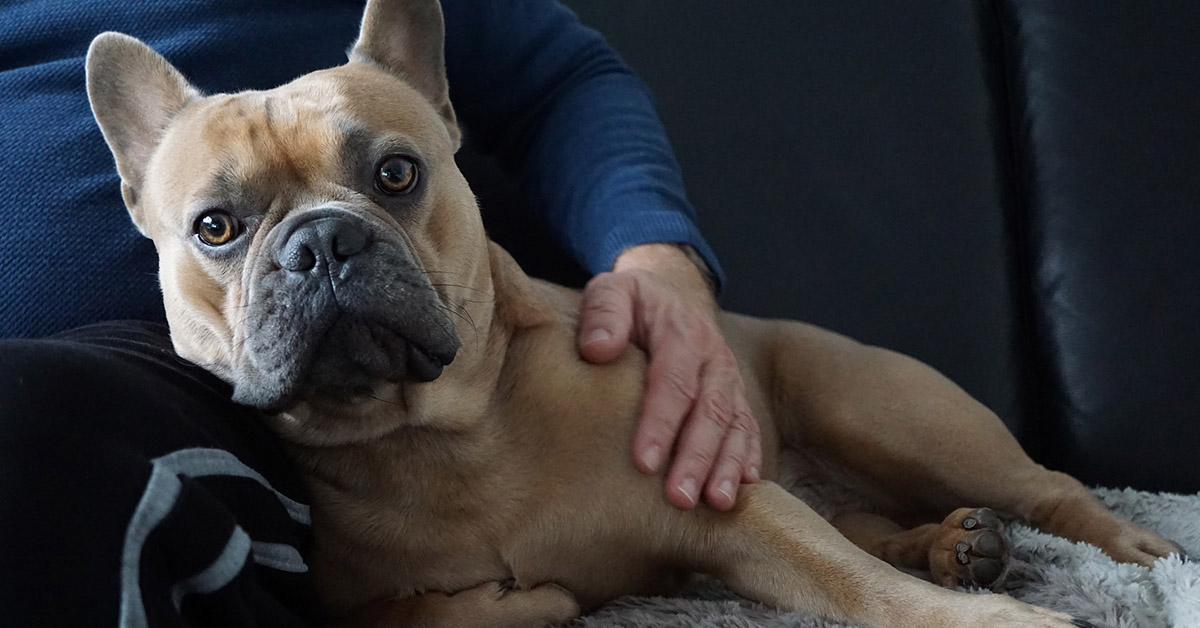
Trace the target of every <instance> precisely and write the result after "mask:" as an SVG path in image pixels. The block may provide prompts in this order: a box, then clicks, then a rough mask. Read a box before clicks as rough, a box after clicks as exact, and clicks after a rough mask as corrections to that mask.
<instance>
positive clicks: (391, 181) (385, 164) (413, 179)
mask: <svg viewBox="0 0 1200 628" xmlns="http://www.w3.org/2000/svg"><path fill="white" fill-rule="evenodd" d="M375 185H377V186H379V191H380V192H383V193H385V194H404V193H406V192H411V191H412V189H413V187H415V186H416V185H417V163H416V162H415V161H413V160H412V159H409V158H408V157H400V156H392V157H386V158H384V160H383V161H381V162H379V169H378V170H377V171H376V172H375Z"/></svg>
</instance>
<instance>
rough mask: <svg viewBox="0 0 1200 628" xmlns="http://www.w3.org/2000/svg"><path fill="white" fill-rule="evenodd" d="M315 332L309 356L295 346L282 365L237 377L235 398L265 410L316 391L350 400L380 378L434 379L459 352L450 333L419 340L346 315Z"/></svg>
mask: <svg viewBox="0 0 1200 628" xmlns="http://www.w3.org/2000/svg"><path fill="white" fill-rule="evenodd" d="M313 335H314V336H320V340H319V342H317V343H315V344H313V345H312V347H311V349H310V350H309V351H308V352H310V353H311V357H309V358H308V359H307V360H305V359H304V358H303V357H302V356H301V355H300V354H301V353H304V352H305V347H303V346H301V347H297V351H298V352H299V353H298V354H296V355H295V356H294V359H293V360H290V361H285V362H283V368H282V369H279V370H276V371H274V372H270V373H262V375H263V377H261V378H253V377H250V378H245V379H244V380H243V381H240V382H237V383H236V384H235V393H234V396H235V400H239V401H242V402H243V403H245V402H247V401H249V402H250V403H251V405H255V406H258V407H260V408H263V409H264V410H267V411H269V412H279V411H283V410H286V409H287V408H289V407H292V406H294V405H296V404H297V403H300V402H303V401H307V400H310V399H313V398H318V397H319V398H324V399H334V400H341V401H352V400H354V399H358V398H364V397H370V396H372V395H373V394H374V391H375V390H376V387H377V386H378V385H379V384H380V383H383V382H390V383H397V382H405V381H407V382H415V383H427V382H432V381H434V380H436V379H438V378H439V377H441V375H442V373H443V372H444V370H445V368H446V367H447V366H448V365H449V364H450V363H451V362H453V361H454V357H455V355H456V354H457V352H458V343H457V340H456V339H454V338H453V337H443V338H423V339H421V340H417V339H413V338H411V337H409V336H406V335H405V334H404V333H403V332H402V331H399V330H397V329H396V328H394V327H393V326H391V325H387V324H383V323H380V322H374V321H368V320H363V319H359V318H356V317H353V316H348V315H342V316H340V317H338V319H337V320H336V321H335V322H334V324H333V325H331V326H330V327H329V328H328V329H327V330H325V332H324V333H316V332H315V330H314V333H313ZM281 371H282V372H281ZM256 379H257V380H258V381H255V380H256ZM239 394H243V395H245V397H246V399H238V396H239Z"/></svg>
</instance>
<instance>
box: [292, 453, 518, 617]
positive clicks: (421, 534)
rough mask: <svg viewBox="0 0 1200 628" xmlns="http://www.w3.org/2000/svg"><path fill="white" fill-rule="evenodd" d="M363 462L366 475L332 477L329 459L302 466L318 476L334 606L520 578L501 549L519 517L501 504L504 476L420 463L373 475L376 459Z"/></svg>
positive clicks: (317, 565)
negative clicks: (500, 486)
mask: <svg viewBox="0 0 1200 628" xmlns="http://www.w3.org/2000/svg"><path fill="white" fill-rule="evenodd" d="M356 458H357V461H356V462H357V464H355V467H357V468H358V470H359V472H360V473H358V474H355V473H351V474H349V475H345V474H343V475H341V476H330V475H328V473H327V471H328V461H314V460H308V461H302V464H304V466H305V467H307V468H308V470H309V471H314V472H312V473H309V474H307V478H308V480H309V485H310V490H311V499H312V512H313V551H312V553H311V559H310V563H311V568H312V571H313V575H314V577H315V579H316V583H317V586H318V588H319V589H320V591H321V593H322V597H324V598H325V602H326V604H328V605H329V606H330V607H331V608H333V609H351V608H354V607H356V606H358V605H359V604H362V603H364V602H368V601H371V600H375V599H379V598H383V597H394V596H406V595H410V594H412V593H416V592H421V591H427V590H433V591H457V590H461V589H464V588H468V587H470V586H474V585H475V584H478V583H480V582H484V581H503V580H505V579H507V578H509V577H511V570H510V569H509V566H508V565H507V563H506V561H505V558H504V556H503V549H502V548H503V545H504V542H505V539H506V538H507V537H508V536H509V534H510V532H511V530H510V528H511V527H512V525H513V523H512V522H513V520H514V517H513V516H512V513H511V512H509V511H510V507H509V506H507V505H506V504H505V503H501V502H498V501H496V500H495V499H494V497H492V496H494V495H497V494H501V492H502V491H500V490H498V488H497V487H496V486H495V483H496V482H502V481H504V480H503V476H504V474H503V473H497V474H492V475H491V476H488V475H485V474H475V473H473V472H470V471H469V470H467V469H464V468H462V467H458V468H449V469H447V468H442V467H440V466H438V467H431V466H429V465H423V464H413V463H414V462H420V461H417V460H414V459H412V458H410V459H409V460H408V461H407V462H408V463H409V464H395V465H385V466H384V467H382V468H379V469H376V470H374V471H371V469H372V466H373V465H372V464H371V463H372V459H371V457H370V456H363V455H361V454H360V455H358V456H356ZM305 462H307V464H305ZM320 462H324V463H325V464H320ZM322 471H324V472H322ZM347 479H350V480H353V481H350V482H346V480H347ZM339 480H340V481H339Z"/></svg>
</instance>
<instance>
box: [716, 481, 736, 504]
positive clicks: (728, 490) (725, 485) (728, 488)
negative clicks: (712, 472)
mask: <svg viewBox="0 0 1200 628" xmlns="http://www.w3.org/2000/svg"><path fill="white" fill-rule="evenodd" d="M717 492H718V493H720V494H722V495H724V496H726V497H728V498H729V501H733V482H730V481H729V480H725V481H724V482H721V486H720V488H718V489H717Z"/></svg>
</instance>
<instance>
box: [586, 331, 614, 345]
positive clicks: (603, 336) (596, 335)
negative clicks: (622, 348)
mask: <svg viewBox="0 0 1200 628" xmlns="http://www.w3.org/2000/svg"><path fill="white" fill-rule="evenodd" d="M607 340H612V332H610V331H608V330H607V329H603V328H598V329H593V330H592V331H591V333H589V334H588V335H587V338H584V339H583V344H585V345H590V344H592V343H593V342H605V341H607Z"/></svg>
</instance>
